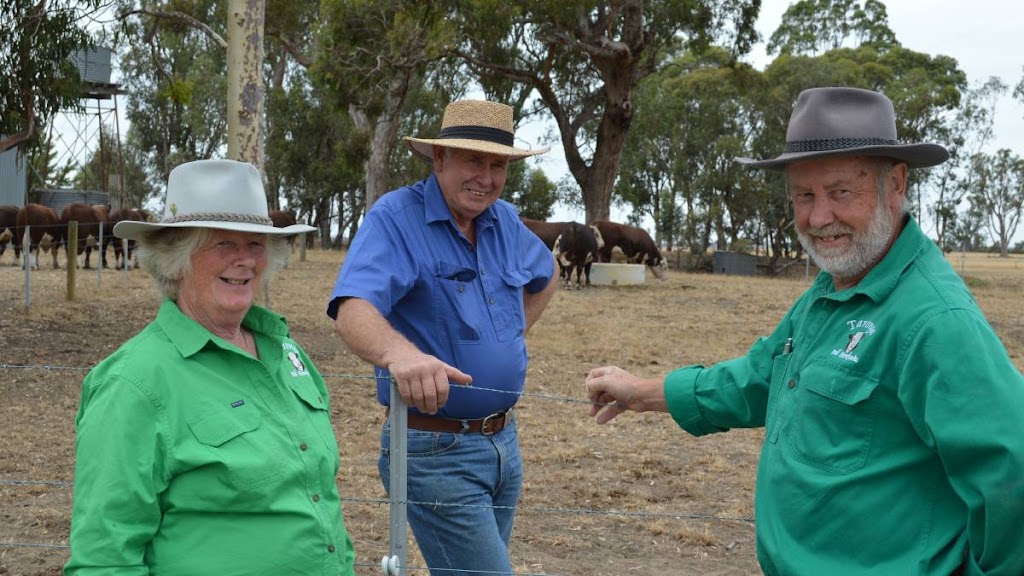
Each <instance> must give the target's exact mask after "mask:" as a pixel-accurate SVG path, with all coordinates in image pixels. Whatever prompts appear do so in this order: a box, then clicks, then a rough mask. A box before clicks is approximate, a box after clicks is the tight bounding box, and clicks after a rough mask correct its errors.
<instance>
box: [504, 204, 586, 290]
mask: <svg viewBox="0 0 1024 576" xmlns="http://www.w3.org/2000/svg"><path fill="white" fill-rule="evenodd" d="M519 219H520V220H522V222H523V225H524V226H526V227H527V228H529V229H530V231H531V232H533V233H534V234H536V235H537V237H538V238H540V239H541V241H542V242H544V245H545V246H547V247H548V248H550V249H551V251H552V253H554V252H555V240H556V239H557V238H558V236H559V235H561V234H562V232H563V231H564V230H565V227H566V226H568V225H570V224H577V223H576V222H542V221H540V220H534V219H532V218H524V217H522V216H520V217H519ZM590 230H591V232H592V233H593V235H594V238H595V240H596V241H597V247H598V249H600V248H601V247H602V246H604V240H603V239H602V237H601V231H600V230H598V229H597V228H596V227H594V226H590ZM556 256H557V254H556ZM595 257H596V256H595ZM560 268H561V273H560V277H561V278H562V279H563V280H566V278H565V277H566V274H567V270H566V269H565V267H561V266H560ZM586 276H587V284H590V281H589V279H590V266H589V265H588V266H587V268H586ZM566 281H567V280H566ZM567 282H568V281H567Z"/></svg>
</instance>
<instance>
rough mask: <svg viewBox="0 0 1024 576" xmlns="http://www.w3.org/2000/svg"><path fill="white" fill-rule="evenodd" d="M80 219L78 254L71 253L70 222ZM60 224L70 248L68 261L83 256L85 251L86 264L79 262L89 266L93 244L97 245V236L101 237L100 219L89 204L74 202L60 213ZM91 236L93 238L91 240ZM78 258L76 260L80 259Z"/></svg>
mask: <svg viewBox="0 0 1024 576" xmlns="http://www.w3.org/2000/svg"><path fill="white" fill-rule="evenodd" d="M72 221H78V250H77V254H71V253H70V246H71V244H70V242H68V240H70V238H69V232H68V223H69V222H72ZM60 224H61V227H62V229H63V231H62V235H63V240H64V244H65V246H66V250H68V252H69V253H68V262H69V263H70V262H71V259H72V258H75V257H76V256H77V257H78V258H81V256H82V253H85V264H84V265H81V264H79V268H89V256H90V255H92V249H93V246H95V245H96V238H99V237H100V219H99V217H98V216H97V215H96V211H95V210H93V208H92V206H90V205H89V204H84V203H82V202H74V203H71V204H68V205H67V206H66V207H65V208H64V210H63V211H61V213H60ZM90 236H92V239H91V240H90V238H89V237H90ZM78 258H76V260H77V259H78Z"/></svg>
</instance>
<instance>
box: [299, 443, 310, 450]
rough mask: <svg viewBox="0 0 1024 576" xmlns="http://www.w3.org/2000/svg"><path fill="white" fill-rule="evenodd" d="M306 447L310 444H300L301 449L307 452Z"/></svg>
mask: <svg viewBox="0 0 1024 576" xmlns="http://www.w3.org/2000/svg"><path fill="white" fill-rule="evenodd" d="M306 448H309V446H306V443H305V442H303V443H302V444H299V450H302V451H303V452H305V451H306Z"/></svg>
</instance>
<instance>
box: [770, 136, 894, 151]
mask: <svg viewBox="0 0 1024 576" xmlns="http://www.w3.org/2000/svg"><path fill="white" fill-rule="evenodd" d="M897 144H899V143H898V142H897V141H895V140H889V139H888V138H827V139H823V140H795V141H793V142H786V149H785V152H828V151H831V150H846V149H848V148H863V147H864V146H896V145H897Z"/></svg>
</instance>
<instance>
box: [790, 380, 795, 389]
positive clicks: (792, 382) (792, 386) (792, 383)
mask: <svg viewBox="0 0 1024 576" xmlns="http://www.w3.org/2000/svg"><path fill="white" fill-rule="evenodd" d="M793 388H796V380H790V381H789V389H790V390H792V389H793Z"/></svg>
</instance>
